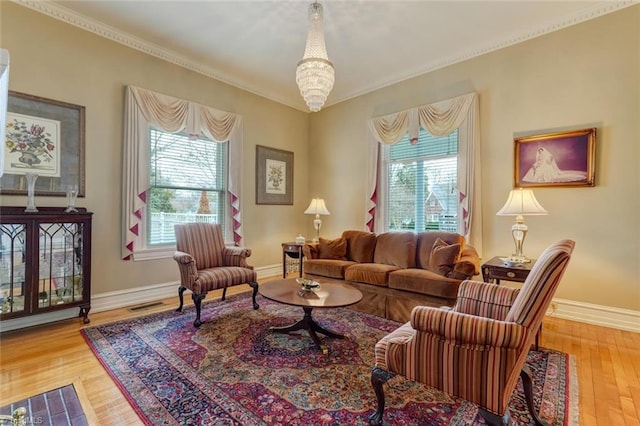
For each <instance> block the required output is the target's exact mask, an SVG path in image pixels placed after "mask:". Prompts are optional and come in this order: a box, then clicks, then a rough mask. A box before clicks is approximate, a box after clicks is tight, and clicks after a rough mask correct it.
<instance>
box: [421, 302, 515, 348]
mask: <svg viewBox="0 0 640 426" xmlns="http://www.w3.org/2000/svg"><path fill="white" fill-rule="evenodd" d="M411 326H412V327H413V328H415V329H416V330H418V334H420V333H426V334H428V335H433V336H437V337H438V338H440V339H444V340H447V341H450V342H453V343H454V344H455V345H460V346H469V345H471V346H486V347H493V348H509V349H517V348H519V347H521V346H522V345H523V344H524V342H525V339H526V338H527V336H528V330H527V328H526V327H523V326H521V325H519V324H516V323H514V322H505V321H497V320H494V319H491V318H484V317H479V316H475V315H468V314H463V313H460V312H456V311H455V310H453V311H448V310H444V309H439V308H432V307H429V306H416V307H415V308H413V311H412V312H411Z"/></svg>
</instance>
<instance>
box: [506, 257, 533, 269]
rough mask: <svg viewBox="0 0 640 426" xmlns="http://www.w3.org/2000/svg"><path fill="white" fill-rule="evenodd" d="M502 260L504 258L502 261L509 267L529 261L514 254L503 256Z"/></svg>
mask: <svg viewBox="0 0 640 426" xmlns="http://www.w3.org/2000/svg"><path fill="white" fill-rule="evenodd" d="M500 260H502V263H503V264H504V266H508V267H514V266H516V267H517V266H522V265H524V264H525V263H527V262H528V261H527V260H526V259H523V258H520V257H513V256H509V257H501V258H500Z"/></svg>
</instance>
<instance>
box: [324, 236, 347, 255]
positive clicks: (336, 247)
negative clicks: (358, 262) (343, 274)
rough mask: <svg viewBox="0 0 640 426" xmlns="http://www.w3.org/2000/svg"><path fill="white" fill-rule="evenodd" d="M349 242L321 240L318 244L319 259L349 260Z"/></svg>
mask: <svg viewBox="0 0 640 426" xmlns="http://www.w3.org/2000/svg"><path fill="white" fill-rule="evenodd" d="M346 256H347V240H345V239H344V238H336V239H335V240H327V239H325V238H320V241H319V243H318V259H337V260H347V257H346Z"/></svg>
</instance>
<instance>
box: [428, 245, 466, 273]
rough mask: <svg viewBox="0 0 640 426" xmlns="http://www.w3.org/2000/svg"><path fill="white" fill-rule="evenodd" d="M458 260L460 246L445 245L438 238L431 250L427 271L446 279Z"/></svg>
mask: <svg viewBox="0 0 640 426" xmlns="http://www.w3.org/2000/svg"><path fill="white" fill-rule="evenodd" d="M458 260H460V244H447V243H446V242H444V241H442V240H441V239H440V238H438V239H436V242H435V243H433V248H432V249H431V255H430V256H429V268H428V269H429V270H430V271H433V272H435V273H437V274H440V275H442V276H444V277H447V276H449V274H450V273H451V271H453V267H454V266H455V264H456V263H457V262H458Z"/></svg>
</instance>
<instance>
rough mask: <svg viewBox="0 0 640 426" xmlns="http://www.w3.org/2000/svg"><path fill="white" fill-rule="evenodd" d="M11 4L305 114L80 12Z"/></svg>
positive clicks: (300, 106)
mask: <svg viewBox="0 0 640 426" xmlns="http://www.w3.org/2000/svg"><path fill="white" fill-rule="evenodd" d="M0 1H1V0H0ZM11 1H13V2H14V3H16V4H19V5H21V6H24V7H27V8H29V9H32V10H35V11H36V12H40V13H42V14H44V15H47V16H49V17H51V18H54V19H57V20H60V21H62V22H65V23H67V24H69V25H73V26H75V27H78V28H82V29H83V30H86V31H89V32H91V33H94V34H96V35H98V36H100V37H104V38H106V39H109V40H111V41H115V42H116V43H120V44H122V45H125V46H127V47H130V48H131V49H135V50H138V51H140V52H143V53H146V54H148V55H151V56H154V57H156V58H158V59H162V60H163V61H166V62H169V63H172V64H174V65H178V66H180V67H182V68H185V69H188V70H190V71H193V72H196V73H198V74H202V75H204V76H207V77H210V78H213V79H215V80H218V81H221V82H223V83H226V84H228V85H230V86H233V87H237V88H239V89H242V90H244V91H247V92H250V93H253V94H254V95H258V96H260V97H263V98H267V99H270V100H272V101H275V102H278V103H280V104H283V105H287V106H289V107H291V108H294V109H297V110H300V111H304V112H308V110H307V108H306V105H305V104H304V102H302V101H300V102H299V103H295V102H291V100H290V99H285V98H283V97H281V96H279V95H278V94H277V93H273V92H267V91H264V90H261V89H258V88H256V87H250V86H248V85H246V84H245V83H243V82H242V81H238V80H235V79H233V78H231V77H229V76H227V75H224V74H222V73H221V72H220V71H219V70H216V69H214V68H211V67H208V66H206V65H203V64H201V63H199V62H196V61H193V60H191V59H188V58H186V57H184V56H182V55H180V54H179V53H177V52H175V51H172V50H168V49H165V48H163V47H161V46H158V45H156V44H154V43H151V42H149V41H146V40H143V39H141V38H138V37H135V36H133V35H131V34H128V33H126V32H123V31H120V30H118V29H117V28H114V27H112V26H109V25H107V24H104V23H102V22H99V21H96V20H94V19H91V18H89V17H87V16H84V15H81V14H79V13H76V12H74V11H72V10H70V9H67V8H65V7H63V6H60V5H58V4H56V3H52V2H50V1H42V0H11Z"/></svg>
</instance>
